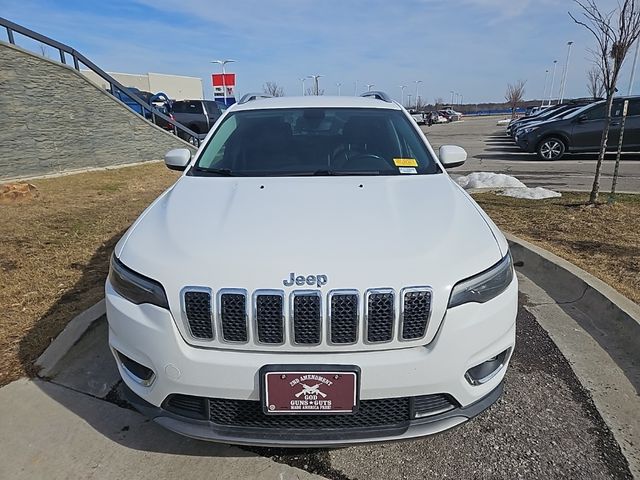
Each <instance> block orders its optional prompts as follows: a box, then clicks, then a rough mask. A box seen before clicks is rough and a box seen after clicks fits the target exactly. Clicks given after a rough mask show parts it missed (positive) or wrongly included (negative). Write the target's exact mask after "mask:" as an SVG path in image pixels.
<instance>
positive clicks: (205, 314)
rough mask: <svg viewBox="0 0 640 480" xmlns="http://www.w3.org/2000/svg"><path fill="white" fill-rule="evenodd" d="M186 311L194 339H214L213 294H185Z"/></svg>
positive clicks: (205, 292) (203, 292)
mask: <svg viewBox="0 0 640 480" xmlns="http://www.w3.org/2000/svg"><path fill="white" fill-rule="evenodd" d="M184 311H185V314H186V316H187V319H188V320H189V329H190V330H191V335H193V337H194V338H198V339H213V324H212V323H211V320H212V315H211V293H209V292H207V291H203V290H201V291H186V292H184Z"/></svg>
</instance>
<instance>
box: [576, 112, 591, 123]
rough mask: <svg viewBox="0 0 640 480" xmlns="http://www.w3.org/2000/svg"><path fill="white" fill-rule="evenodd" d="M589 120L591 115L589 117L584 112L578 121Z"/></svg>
mask: <svg viewBox="0 0 640 480" xmlns="http://www.w3.org/2000/svg"><path fill="white" fill-rule="evenodd" d="M587 120H589V117H587V115H586V114H584V113H583V114H582V115H580V116H579V117H578V123H584V122H586V121H587Z"/></svg>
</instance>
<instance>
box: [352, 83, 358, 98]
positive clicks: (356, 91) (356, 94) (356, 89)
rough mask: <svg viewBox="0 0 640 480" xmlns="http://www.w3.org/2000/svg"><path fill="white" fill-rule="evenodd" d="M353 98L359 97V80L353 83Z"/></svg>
mask: <svg viewBox="0 0 640 480" xmlns="http://www.w3.org/2000/svg"><path fill="white" fill-rule="evenodd" d="M353 96H354V97H357V96H358V80H356V81H355V82H353Z"/></svg>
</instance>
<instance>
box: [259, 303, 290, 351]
mask: <svg viewBox="0 0 640 480" xmlns="http://www.w3.org/2000/svg"><path fill="white" fill-rule="evenodd" d="M255 299H256V300H255V302H256V304H255V322H256V334H257V336H258V342H260V343H271V344H276V345H281V344H283V343H284V294H283V293H281V292H273V293H256V296H255Z"/></svg>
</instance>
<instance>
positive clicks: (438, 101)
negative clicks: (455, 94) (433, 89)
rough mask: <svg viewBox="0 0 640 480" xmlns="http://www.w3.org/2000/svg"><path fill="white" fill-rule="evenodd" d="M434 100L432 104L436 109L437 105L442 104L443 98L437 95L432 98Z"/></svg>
mask: <svg viewBox="0 0 640 480" xmlns="http://www.w3.org/2000/svg"><path fill="white" fill-rule="evenodd" d="M434 102H435V103H434V105H435V107H436V109H437V108H438V107H439V106H441V105H444V100H443V99H442V97H437V98H436V99H435V100H434Z"/></svg>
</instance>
